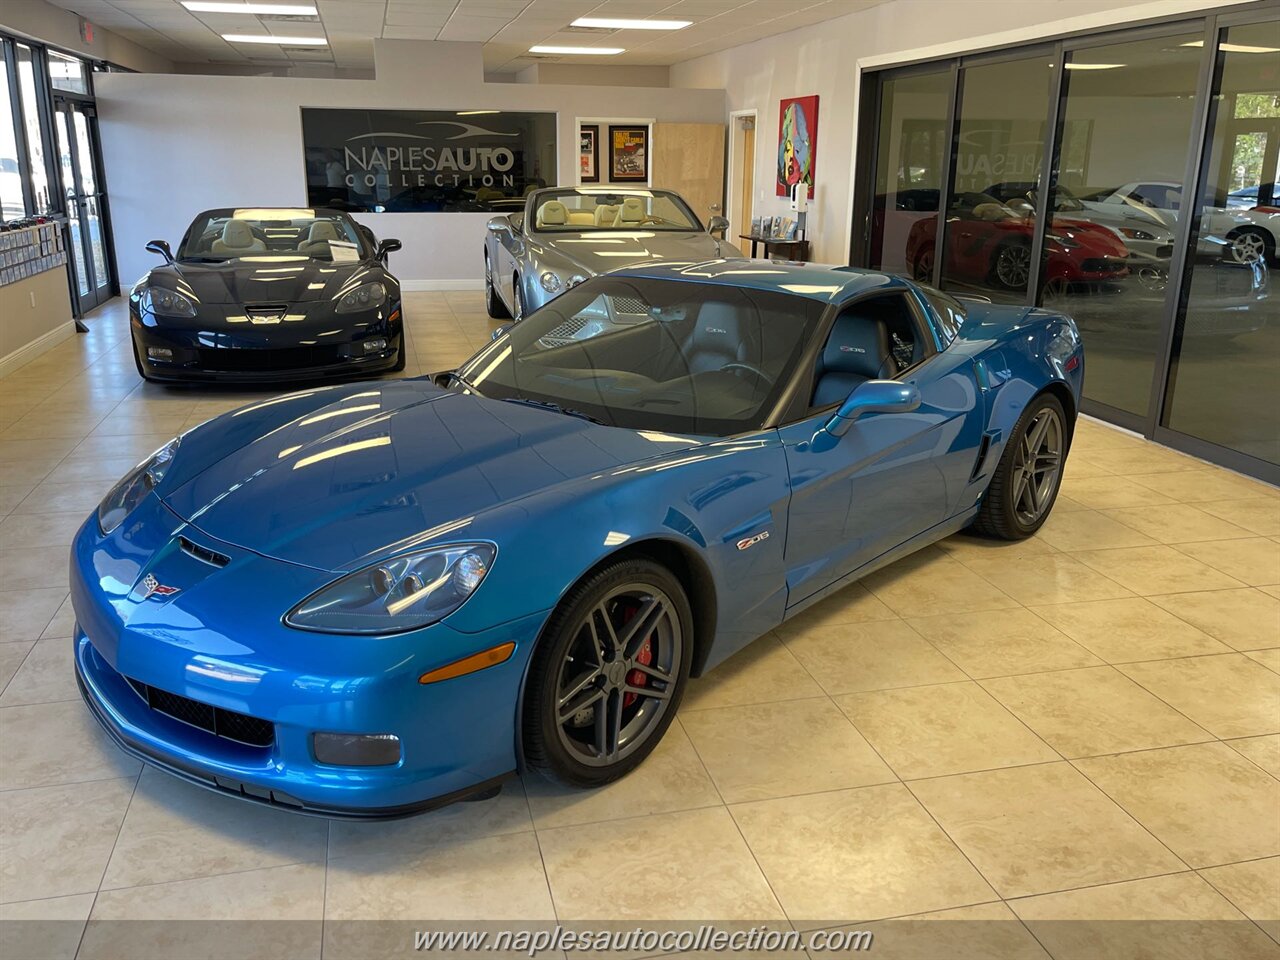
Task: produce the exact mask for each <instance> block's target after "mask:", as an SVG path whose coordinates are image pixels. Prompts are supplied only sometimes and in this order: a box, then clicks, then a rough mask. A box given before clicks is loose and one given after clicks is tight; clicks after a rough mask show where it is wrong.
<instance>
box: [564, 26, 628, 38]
mask: <svg viewBox="0 0 1280 960" xmlns="http://www.w3.org/2000/svg"><path fill="white" fill-rule="evenodd" d="M560 32H561V33H588V34H591V35H593V36H597V37H605V36H608V35H609V34H612V33H617V32H618V31H617V30H616V29H614V28H613V27H575V26H572V25H570V26H567V27H564V28H563V29H561V31H560Z"/></svg>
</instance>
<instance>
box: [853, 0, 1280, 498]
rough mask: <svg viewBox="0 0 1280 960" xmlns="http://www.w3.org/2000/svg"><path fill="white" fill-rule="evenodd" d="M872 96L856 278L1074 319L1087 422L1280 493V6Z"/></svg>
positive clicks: (1119, 36) (894, 76)
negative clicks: (875, 274)
mask: <svg viewBox="0 0 1280 960" xmlns="http://www.w3.org/2000/svg"><path fill="white" fill-rule="evenodd" d="M862 90H863V93H862V103H861V111H860V116H861V120H860V124H859V126H860V128H859V145H860V146H859V158H858V165H859V169H862V170H865V169H867V167H868V165H870V166H873V167H874V176H873V177H870V178H864V179H862V180H861V181H860V184H859V187H858V194H857V196H856V197H855V207H854V231H853V249H852V251H851V262H852V263H854V264H858V265H866V266H869V267H873V268H875V269H882V270H886V271H889V272H893V273H900V274H903V275H909V276H913V277H915V278H917V279H920V280H923V281H925V282H929V283H932V284H934V285H936V286H939V287H941V288H942V289H944V290H949V291H951V292H952V293H956V294H969V295H973V296H979V297H984V298H987V299H990V300H993V301H995V302H997V303H1014V304H1019V303H1022V304H1039V305H1044V306H1046V307H1048V308H1050V309H1060V310H1063V311H1065V312H1067V313H1070V314H1071V315H1072V316H1074V317H1075V319H1076V322H1077V323H1078V324H1079V326H1080V329H1081V333H1082V336H1083V338H1084V342H1085V348H1086V376H1085V405H1084V410H1085V412H1087V413H1091V414H1094V415H1097V416H1099V417H1102V418H1103V419H1107V420H1110V421H1112V422H1115V423H1117V424H1119V425H1121V426H1124V427H1128V428H1130V429H1133V430H1137V431H1139V432H1141V433H1143V434H1144V435H1145V436H1148V437H1151V438H1154V439H1156V440H1158V441H1160V442H1163V443H1168V444H1169V445H1171V446H1174V447H1177V448H1179V449H1182V450H1185V451H1187V452H1190V453H1194V454H1196V455H1199V456H1203V457H1205V458H1206V459H1209V460H1214V461H1216V462H1219V463H1223V464H1225V465H1227V466H1229V467H1233V468H1235V469H1239V470H1241V471H1243V472H1247V473H1251V474H1253V475H1255V476H1259V477H1263V478H1265V479H1268V480H1271V481H1272V482H1277V481H1278V480H1280V276H1278V275H1277V272H1276V271H1277V269H1278V268H1280V262H1278V261H1277V247H1278V246H1280V244H1278V243H1277V241H1278V240H1280V190H1277V188H1276V187H1275V181H1276V179H1277V177H1276V173H1277V154H1278V153H1280V4H1275V3H1266V4H1254V5H1250V6H1249V7H1248V8H1241V9H1238V10H1237V9H1232V10H1229V11H1226V12H1220V13H1218V14H1216V15H1211V16H1208V17H1205V16H1203V15H1202V16H1200V17H1193V18H1189V19H1186V20H1179V21H1168V20H1166V21H1164V22H1162V23H1160V24H1157V25H1150V26H1139V27H1134V28H1131V29H1126V30H1119V31H1110V32H1107V33H1104V34H1092V35H1075V36H1071V37H1064V38H1062V39H1059V40H1056V41H1051V42H1045V43H1041V44H1037V45H1033V46H1027V47H1021V48H1016V49H1004V50H999V51H993V52H990V53H985V54H978V55H973V56H966V57H960V58H952V59H947V60H940V61H932V62H926V63H918V64H913V65H910V66H907V67H900V68H894V69H889V70H883V71H876V72H874V73H865V74H864V75H863V85H862ZM1042 184H1047V185H1048V189H1044V190H1042V189H1041V188H1040V187H1041V185H1042ZM1184 198H1185V200H1184Z"/></svg>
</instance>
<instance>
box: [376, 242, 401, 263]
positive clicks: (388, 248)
mask: <svg viewBox="0 0 1280 960" xmlns="http://www.w3.org/2000/svg"><path fill="white" fill-rule="evenodd" d="M401 246H402V244H401V243H400V241H399V240H381V241H379V242H378V259H379V260H385V259H387V254H388V253H394V252H395V251H397V250H399V249H400V247H401Z"/></svg>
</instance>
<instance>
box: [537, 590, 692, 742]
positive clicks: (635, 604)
mask: <svg viewBox="0 0 1280 960" xmlns="http://www.w3.org/2000/svg"><path fill="white" fill-rule="evenodd" d="M683 647H684V635H683V631H682V630H681V627H680V618H679V616H678V615H677V613H676V610H675V607H674V606H673V604H672V602H671V598H670V597H668V596H667V595H666V594H665V593H663V592H662V591H661V590H659V589H657V588H656V587H653V586H651V585H649V584H638V583H637V584H624V585H623V586H620V587H617V588H615V589H613V590H611V591H610V592H609V593H608V594H607V595H606V596H605V598H604V599H603V600H601V601H600V602H599V603H598V604H596V606H594V607H593V608H592V609H591V611H590V612H589V613H588V614H587V615H586V616H585V617H583V618H582V620H581V621H580V622H579V624H578V626H577V627H576V629H575V632H574V637H573V640H572V641H571V642H570V644H569V648H568V651H567V654H566V656H565V659H564V661H563V663H562V664H561V665H560V667H559V673H558V674H557V678H556V704H555V710H556V732H557V734H558V736H559V740H560V744H561V745H562V746H563V747H564V748H565V749H567V750H568V751H569V753H570V755H571V756H573V757H574V758H576V759H577V760H578V761H580V762H581V763H584V764H586V765H588V766H594V767H605V766H610V765H612V764H615V763H617V762H619V761H621V760H623V759H625V758H626V757H629V756H630V755H631V754H633V753H635V752H636V751H637V750H638V749H640V747H641V746H642V745H643V744H644V743H645V742H646V741H647V740H648V739H649V736H650V735H651V734H652V733H653V732H654V730H655V729H656V728H657V727H658V726H659V724H660V721H661V719H662V717H663V716H664V714H665V713H666V711H667V708H668V707H669V705H670V702H671V695H672V693H674V692H675V689H676V680H677V677H678V675H679V671H680V663H681V655H682V653H683Z"/></svg>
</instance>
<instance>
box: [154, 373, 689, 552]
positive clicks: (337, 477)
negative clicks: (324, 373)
mask: <svg viewBox="0 0 1280 960" xmlns="http://www.w3.org/2000/svg"><path fill="white" fill-rule="evenodd" d="M358 386H359V389H353V390H351V391H341V392H337V393H326V396H325V398H324V400H325V402H322V403H320V404H318V405H306V406H305V407H304V408H303V412H301V413H300V412H298V408H297V407H293V406H291V405H290V403H289V402H284V403H282V404H281V407H282V409H284V410H286V411H287V414H286V416H285V417H284V418H283V419H281V421H280V422H279V423H273V422H272V421H271V420H269V419H268V420H259V421H257V422H254V426H253V432H254V434H255V435H254V436H253V437H252V438H251V439H247V440H246V439H245V437H244V433H245V431H244V430H243V429H242V428H241V425H240V424H238V423H237V422H236V421H237V414H229V415H227V416H225V417H223V418H220V419H219V420H216V421H213V422H212V423H210V424H207V425H205V426H204V427H202V428H199V429H198V430H197V431H195V433H194V434H193V435H192V436H191V443H190V444H188V439H187V438H184V439H183V446H182V448H181V449H180V450H179V454H178V458H177V459H176V460H175V466H176V467H181V466H182V460H183V459H184V458H188V457H189V458H194V460H195V461H196V462H198V463H199V464H201V465H202V466H200V467H199V469H198V472H196V473H195V474H194V475H189V476H182V475H180V476H179V477H178V478H177V479H178V483H179V484H180V485H179V486H177V488H176V489H174V490H173V491H172V492H170V493H167V494H166V495H165V498H164V499H165V502H166V503H167V504H168V506H169V507H170V509H172V510H173V511H174V512H175V513H177V514H178V515H179V516H180V517H182V518H183V519H185V520H188V521H189V522H190V523H191V524H192V525H193V526H195V527H196V528H197V529H199V530H202V531H204V532H205V533H207V534H208V535H209V536H212V537H216V538H217V539H219V540H222V541H224V542H226V543H232V544H235V545H237V546H241V547H244V548H246V549H249V550H253V551H255V552H257V553H260V554H263V555H266V556H270V557H275V558H277V559H280V560H285V561H288V562H291V563H298V564H303V565H306V566H311V567H316V568H319V569H323V570H348V569H355V568H358V567H360V566H363V565H364V564H365V563H371V562H374V561H375V560H377V559H379V558H380V557H382V556H385V555H388V554H390V553H395V552H398V551H401V550H404V549H407V548H409V547H410V546H412V545H413V544H414V543H415V542H426V541H428V540H433V539H436V538H441V539H455V540H456V539H459V538H462V539H465V538H466V535H467V534H466V528H467V526H469V525H470V522H471V520H472V518H474V517H475V516H476V515H478V514H479V513H481V512H482V511H484V510H486V509H489V508H491V507H495V506H498V505H500V504H503V503H509V502H511V501H513V500H518V499H520V498H522V497H525V496H528V495H529V494H532V493H536V492H538V491H541V490H544V489H548V488H550V487H553V486H555V485H557V484H560V483H564V482H566V481H569V480H573V479H576V478H579V477H582V476H586V475H590V474H594V473H599V472H602V471H607V470H612V469H615V468H617V467H619V466H622V465H624V464H629V463H634V462H636V461H640V460H645V459H648V458H650V457H655V456H660V455H662V454H665V453H670V452H672V451H674V450H679V449H681V448H682V447H688V446H693V445H696V444H697V443H699V442H700V441H698V440H696V439H691V438H681V437H674V436H668V435H664V434H646V433H644V432H641V431H634V430H626V429H621V428H615V427H603V426H599V425H597V424H593V423H591V422H589V421H586V420H582V419H580V418H577V417H571V416H567V415H564V414H559V413H556V412H554V411H550V410H541V409H537V408H534V407H529V406H526V405H524V404H518V403H509V402H504V401H499V400H489V399H486V398H482V397H477V396H472V395H463V394H457V393H450V392H446V391H442V390H440V389H438V388H436V387H435V386H433V385H432V384H431V383H430V381H428V380H401V381H393V382H390V383H387V384H377V383H372V384H369V383H366V384H359V385H358ZM330 398H331V399H330ZM248 409H250V410H254V409H256V408H248ZM188 446H190V447H191V448H192V449H188ZM224 447H227V448H230V449H226V451H225V452H224V451H223V449H222V448H224ZM203 464H208V465H207V466H203Z"/></svg>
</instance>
